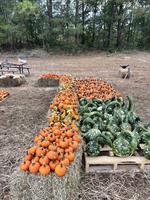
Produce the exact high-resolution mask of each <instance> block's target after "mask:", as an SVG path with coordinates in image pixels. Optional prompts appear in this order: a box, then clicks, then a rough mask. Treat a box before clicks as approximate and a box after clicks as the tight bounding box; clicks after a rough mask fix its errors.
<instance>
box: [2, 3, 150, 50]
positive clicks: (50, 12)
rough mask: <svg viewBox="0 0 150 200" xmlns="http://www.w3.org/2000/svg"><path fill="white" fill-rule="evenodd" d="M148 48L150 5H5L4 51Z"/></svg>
mask: <svg viewBox="0 0 150 200" xmlns="http://www.w3.org/2000/svg"><path fill="white" fill-rule="evenodd" d="M36 46H37V47H44V48H46V49H49V48H54V47H55V48H56V47H58V48H62V49H68V50H70V49H75V50H76V49H78V48H91V47H92V48H98V49H104V50H109V51H113V50H115V49H124V48H126V49H131V48H142V49H150V1H149V0H44V1H43V0H9V1H7V0H1V4H0V47H1V48H22V47H36Z"/></svg>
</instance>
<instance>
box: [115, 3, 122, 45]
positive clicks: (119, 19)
mask: <svg viewBox="0 0 150 200" xmlns="http://www.w3.org/2000/svg"><path fill="white" fill-rule="evenodd" d="M122 15H123V4H119V12H118V17H119V18H118V24H117V43H116V46H117V47H118V48H120V47H121V46H122V43H121V41H122V38H121V36H122V28H123V25H122Z"/></svg>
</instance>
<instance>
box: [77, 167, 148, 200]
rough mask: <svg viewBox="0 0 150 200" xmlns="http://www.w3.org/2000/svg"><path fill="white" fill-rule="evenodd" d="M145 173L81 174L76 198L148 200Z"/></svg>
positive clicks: (89, 199) (91, 199) (81, 199)
mask: <svg viewBox="0 0 150 200" xmlns="http://www.w3.org/2000/svg"><path fill="white" fill-rule="evenodd" d="M149 186H150V175H149V174H146V173H134V171H132V172H125V173H112V174H88V175H86V176H83V178H82V180H81V184H80V186H79V190H78V197H77V198H76V200H149V199H150V197H149V194H150V187H149Z"/></svg>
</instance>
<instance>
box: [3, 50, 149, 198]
mask: <svg viewBox="0 0 150 200" xmlns="http://www.w3.org/2000/svg"><path fill="white" fill-rule="evenodd" d="M6 56H7V57H11V58H12V59H14V58H13V57H14V55H8V54H3V55H1V56H0V60H2V59H3V58H5V57H6ZM28 63H29V65H30V66H31V67H32V69H31V76H30V77H28V78H27V83H26V84H25V85H23V86H21V87H17V88H9V89H8V90H9V92H10V97H8V98H7V99H6V100H5V101H3V102H2V103H1V104H0V200H1V199H2V200H6V199H9V177H10V175H11V173H12V172H13V171H14V169H15V167H17V165H18V163H19V162H20V160H21V158H22V156H23V155H24V153H25V151H26V149H27V147H29V146H30V144H31V143H32V142H33V138H34V135H35V134H36V133H38V131H39V130H40V128H41V127H43V126H44V124H45V123H46V115H47V111H48V107H49V104H50V99H52V98H53V97H54V95H55V93H56V90H55V89H54V88H38V87H35V84H36V82H37V79H38V77H39V75H40V74H41V73H46V72H54V73H55V72H57V73H71V74H72V75H75V76H78V77H79V76H84V77H85V76H97V77H99V78H102V79H105V80H107V81H108V82H110V83H112V84H113V86H114V87H115V88H117V89H119V90H120V91H122V92H123V94H124V95H132V96H133V97H134V102H135V109H136V111H137V113H138V114H139V115H140V116H141V117H142V119H143V120H144V121H145V122H146V121H150V78H149V77H150V53H146V52H134V53H132V54H111V55H107V54H106V53H88V54H87V55H78V56H65V55H49V56H44V57H40V58H29V59H28ZM120 64H130V66H131V69H132V74H133V75H132V77H131V79H129V80H123V79H120V78H119V76H118V69H119V65H120ZM149 196H150V176H149V175H148V174H134V175H133V174H126V173H125V174H121V175H118V176H116V175H110V174H109V175H105V176H104V175H102V174H91V175H87V176H84V177H83V179H82V181H81V185H80V190H79V197H78V199H82V200H87V199H92V200H96V199H98V200H125V199H128V200H148V199H149Z"/></svg>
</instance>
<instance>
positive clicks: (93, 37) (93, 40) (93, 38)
mask: <svg viewBox="0 0 150 200" xmlns="http://www.w3.org/2000/svg"><path fill="white" fill-rule="evenodd" d="M93 13H94V16H93V31H92V43H93V44H92V45H93V46H94V42H95V21H96V13H97V1H96V4H95V6H94V11H93Z"/></svg>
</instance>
